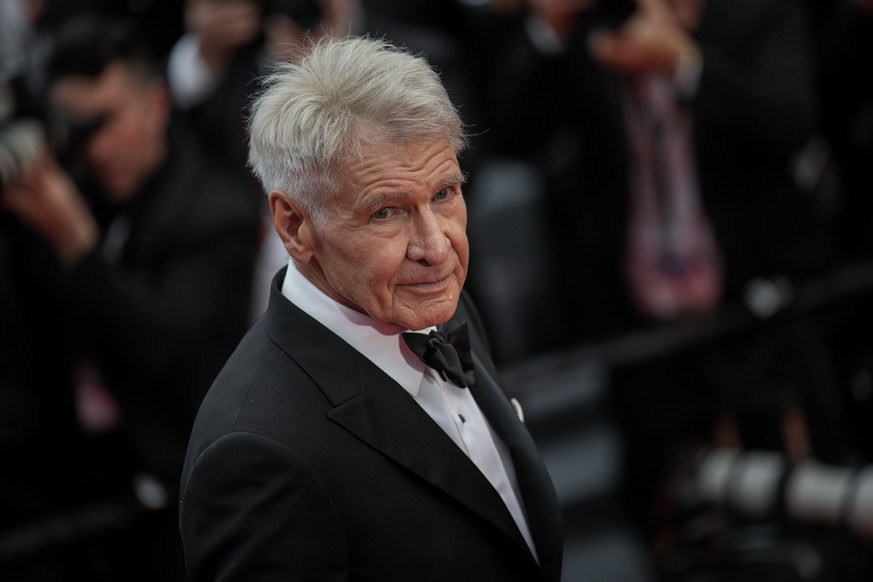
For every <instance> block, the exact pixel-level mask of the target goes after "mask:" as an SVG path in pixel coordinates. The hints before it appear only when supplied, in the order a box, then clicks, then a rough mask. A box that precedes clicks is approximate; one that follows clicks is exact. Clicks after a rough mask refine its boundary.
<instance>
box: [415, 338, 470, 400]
mask: <svg viewBox="0 0 873 582" xmlns="http://www.w3.org/2000/svg"><path fill="white" fill-rule="evenodd" d="M403 339H404V340H406V345H408V346H409V348H410V349H411V350H412V351H413V352H415V354H416V355H417V356H418V357H419V358H421V361H422V362H424V363H425V364H427V365H428V366H430V367H431V368H433V369H434V370H436V371H437V372H439V374H440V376H442V379H443V380H449V381H451V382H452V383H453V384H455V385H456V386H460V387H461V388H466V387H467V386H472V385H474V384H475V383H476V378H475V375H474V374H473V357H472V356H471V355H470V337H469V336H468V334H467V323H466V322H464V323H461V324H460V325H458V326H457V327H456V328H454V329H453V330H451V331H446V332H445V333H441V332H439V331H436V330H434V331H432V332H430V333H429V334H427V335H425V334H423V333H415V332H406V333H404V334H403Z"/></svg>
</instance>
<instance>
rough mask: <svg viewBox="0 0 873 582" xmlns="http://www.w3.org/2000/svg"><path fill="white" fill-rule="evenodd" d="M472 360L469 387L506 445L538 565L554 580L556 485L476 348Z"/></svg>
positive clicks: (558, 554)
mask: <svg viewBox="0 0 873 582" xmlns="http://www.w3.org/2000/svg"><path fill="white" fill-rule="evenodd" d="M473 364H474V366H475V368H476V386H474V387H473V388H472V390H473V395H474V397H475V398H476V403H477V404H478V405H479V408H480V409H481V410H482V413H483V414H484V415H485V417H486V418H487V419H488V422H490V423H491V426H492V427H493V428H494V430H495V431H496V432H497V434H498V435H500V437H501V438H502V439H503V442H504V443H505V444H506V446H507V447H508V448H509V451H510V454H511V456H512V462H513V465H514V466H515V473H516V478H517V480H518V486H519V489H521V496H522V498H523V500H524V506H525V508H526V510H527V511H526V513H527V520H528V527H529V528H530V532H531V536H532V537H533V540H534V544H535V545H536V548H537V554H538V555H539V561H540V567H541V568H542V570H543V573H544V574H545V575H546V579H547V580H557V579H558V577H559V575H560V574H559V573H560V570H561V561H562V559H563V538H562V533H561V521H560V504H559V502H558V499H557V495H556V494H555V489H554V487H553V485H552V482H551V479H550V477H549V475H548V471H547V470H546V467H545V465H544V464H543V462H542V458H541V456H540V454H539V451H538V450H537V447H536V444H535V443H534V441H533V439H532V438H531V436H530V433H528V431H527V429H526V428H525V427H524V425H523V424H522V422H521V421H520V420H519V418H518V416H517V415H516V413H515V410H513V408H512V405H511V404H510V402H509V399H508V398H507V396H506V395H505V394H504V392H503V390H501V389H500V386H499V385H498V383H497V380H496V378H494V377H493V376H492V374H491V373H489V368H488V367H486V366H485V365H484V363H483V362H482V360H481V358H480V357H479V356H478V355H477V354H476V352H474V353H473Z"/></svg>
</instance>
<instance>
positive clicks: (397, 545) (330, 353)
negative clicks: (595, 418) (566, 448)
mask: <svg viewBox="0 0 873 582" xmlns="http://www.w3.org/2000/svg"><path fill="white" fill-rule="evenodd" d="M283 278H284V269H283V270H282V271H280V273H279V274H278V275H277V277H276V279H275V280H274V281H273V288H272V295H271V298H270V304H269V307H268V309H267V312H266V314H265V316H264V317H263V318H262V319H261V320H260V321H259V322H258V323H256V324H255V325H254V326H253V327H252V329H251V330H250V331H249V333H248V334H247V335H246V337H245V338H244V339H243V341H242V342H241V343H240V345H239V347H238V348H237V350H236V352H235V353H234V354H233V356H232V357H231V358H230V360H229V361H228V363H227V365H226V366H225V368H224V370H223V371H222V372H221V374H220V375H219V376H218V378H217V379H216V381H215V383H214V384H213V386H212V388H211V390H210V392H209V394H208V395H207V397H206V399H205V401H204V402H203V405H202V407H201V409H200V412H199V414H198V417H197V421H196V423H195V427H194V431H193V435H192V437H191V442H190V444H189V448H188V456H187V459H186V461H185V468H184V474H183V477H182V489H181V504H180V526H181V532H182V539H183V542H184V544H185V552H186V561H187V566H188V570H189V573H190V574H191V577H192V579H193V580H194V581H195V582H196V581H205V580H219V579H220V580H244V581H246V582H256V581H258V580H319V581H321V580H355V581H358V582H361V581H367V580H373V581H379V582H390V581H393V580H396V581H398V582H409V581H411V580H416V581H428V580H434V581H437V580H439V581H447V580H470V581H474V580H475V581H477V582H481V581H489V580H494V581H501V582H511V581H514V580H518V581H525V582H530V581H532V580H544V581H550V582H557V581H558V580H559V579H560V565H561V556H562V539H561V534H560V510H559V505H558V502H557V498H556V496H555V492H554V489H553V487H552V484H551V481H550V479H549V476H548V474H547V473H546V470H545V467H544V465H543V464H542V462H541V460H540V458H539V455H538V453H537V450H536V448H535V445H534V443H533V441H532V439H531V437H530V435H529V434H528V432H527V431H526V429H525V428H524V425H523V424H522V423H521V422H520V421H519V419H518V417H517V416H516V414H515V412H514V411H513V408H512V406H511V405H510V403H509V401H508V399H507V398H506V396H505V395H504V394H503V392H502V391H501V389H500V388H499V386H498V384H497V374H496V370H495V368H494V365H493V363H492V362H491V360H490V357H489V356H488V354H487V353H486V348H487V345H486V343H485V339H484V336H483V330H482V326H481V322H480V320H479V319H478V316H477V314H476V313H475V311H473V310H472V309H473V307H472V305H471V304H470V302H469V299H468V298H467V296H466V295H463V294H462V300H461V302H460V305H459V308H458V312H457V313H456V314H455V318H453V319H465V320H467V321H468V324H469V326H470V334H471V343H472V346H473V352H474V363H475V366H476V376H477V385H476V386H475V387H474V388H473V391H474V392H473V393H474V394H475V398H476V400H477V402H478V404H479V406H480V408H481V409H482V411H483V413H484V414H485V416H486V417H487V418H488V420H489V422H490V423H491V425H492V427H493V428H494V430H495V431H496V432H497V434H499V435H500V437H501V438H502V439H503V440H504V442H505V443H506V445H507V446H508V448H509V450H510V451H511V454H512V459H513V462H514V464H515V470H516V473H517V475H518V481H519V487H520V489H521V494H522V498H523V502H524V506H525V507H526V510H527V515H528V522H529V524H530V529H531V533H532V536H533V539H534V541H535V544H536V548H537V553H538V555H539V565H538V564H537V561H536V560H535V559H534V558H533V556H532V555H531V553H530V551H529V550H528V547H527V545H526V544H525V542H524V540H523V539H522V536H521V534H520V533H519V531H518V528H517V527H516V525H515V523H514V522H513V520H512V517H511V516H510V514H509V512H508V511H507V509H506V507H505V505H504V504H503V501H502V500H501V498H500V496H499V495H498V494H497V492H496V491H495V490H494V489H493V488H492V487H491V485H490V484H489V482H488V481H487V480H486V478H485V477H484V476H483V475H482V474H481V473H480V472H479V470H478V469H477V468H476V466H475V465H474V464H473V463H472V461H470V460H469V459H468V458H467V457H466V455H465V454H464V453H463V452H462V451H461V450H460V449H459V448H458V447H457V446H456V445H455V444H454V443H453V442H452V441H451V439H450V438H449V437H448V436H447V435H446V434H445V433H444V432H443V431H442V430H441V429H440V428H439V427H438V426H437V425H436V423H434V422H433V421H432V420H431V418H430V417H429V416H428V415H427V414H426V413H425V412H424V411H423V410H422V409H421V408H420V407H419V406H418V404H416V403H415V401H414V400H413V399H412V398H411V397H410V396H409V394H408V393H407V392H406V391H405V390H403V388H401V387H400V386H399V385H398V384H397V383H396V382H394V381H393V380H392V379H391V378H390V377H389V376H387V375H386V374H385V373H384V372H383V371H382V370H380V369H379V368H378V367H377V366H376V365H374V364H373V363H372V362H371V361H370V360H368V359H367V358H365V357H364V356H363V355H361V354H360V353H359V352H357V351H356V350H354V349H353V348H351V347H350V346H349V345H348V344H346V343H345V342H344V341H342V340H341V339H340V338H339V337H337V336H336V335H335V334H333V333H332V332H330V331H329V330H328V329H327V328H325V327H324V326H322V325H321V324H320V323H318V322H317V321H315V320H314V319H312V318H311V317H309V316H308V315H307V314H305V313H304V312H303V311H301V310H300V309H298V308H297V307H296V306H294V305H293V304H292V303H291V302H290V301H288V300H287V299H286V298H284V297H283V296H282V295H281V292H280V286H281V282H282V280H283Z"/></svg>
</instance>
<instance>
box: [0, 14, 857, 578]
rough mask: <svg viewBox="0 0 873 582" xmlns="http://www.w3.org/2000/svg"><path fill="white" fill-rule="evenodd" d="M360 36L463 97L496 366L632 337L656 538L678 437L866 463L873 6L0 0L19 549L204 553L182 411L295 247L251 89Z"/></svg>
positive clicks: (172, 563) (619, 412) (77, 554)
mask: <svg viewBox="0 0 873 582" xmlns="http://www.w3.org/2000/svg"><path fill="white" fill-rule="evenodd" d="M348 34H371V35H374V36H380V37H385V38H387V39H389V40H391V41H393V42H394V43H396V44H400V45H403V46H406V47H409V48H410V49H411V50H413V51H414V52H416V53H421V54H424V55H426V56H427V58H428V60H429V61H430V63H431V64H432V65H433V66H434V67H436V68H437V69H438V70H439V72H440V74H441V76H442V77H443V79H444V81H445V84H446V86H447V88H448V90H449V95H450V97H451V98H452V99H453V100H454V102H455V104H456V105H457V106H458V108H459V110H460V112H461V115H462V117H463V119H464V121H465V123H466V124H467V129H468V132H469V134H470V136H471V143H472V146H473V147H472V148H471V149H470V151H469V153H468V154H465V157H464V158H463V159H462V160H461V165H462V167H463V169H464V170H465V172H466V173H468V175H469V183H468V186H467V190H466V192H465V195H466V197H467V203H468V211H469V224H468V232H469V236H470V240H471V244H472V251H473V260H472V262H471V269H470V277H469V280H468V283H467V285H468V288H470V289H471V291H472V292H473V294H474V295H475V296H476V297H477V299H478V300H479V304H480V307H481V309H482V312H483V316H484V317H485V319H486V323H487V324H488V326H489V328H490V331H491V334H492V336H493V339H494V348H495V351H496V354H495V356H496V359H497V361H498V362H499V363H500V364H501V365H504V366H506V367H511V366H515V365H517V364H519V363H520V362H523V361H527V360H529V359H532V358H537V357H539V356H542V355H544V354H552V353H556V352H561V351H564V350H569V349H576V348H578V347H579V346H591V347H592V348H593V351H592V352H590V353H594V354H597V357H602V358H604V360H605V361H607V362H608V363H609V364H611V370H612V377H611V380H610V381H611V384H612V386H611V391H612V393H611V398H612V413H613V414H615V415H616V417H617V418H618V422H619V424H620V425H621V426H622V428H623V431H624V434H625V435H626V438H627V442H628V453H627V467H628V468H627V472H628V473H627V479H626V480H627V482H628V491H627V495H628V498H629V499H630V500H631V501H629V505H630V506H631V511H632V512H633V513H634V514H635V515H636V516H637V517H638V522H639V526H640V528H641V530H643V531H644V535H646V536H648V537H649V539H650V541H651V544H652V547H653V560H655V559H656V558H657V556H658V554H657V552H655V551H654V549H660V550H661V551H662V553H663V550H664V546H663V543H664V542H663V537H659V535H660V534H662V533H663V531H662V529H663V526H664V524H663V523H653V522H652V520H651V519H650V517H651V514H652V507H653V505H654V503H655V501H656V499H657V496H658V494H659V490H658V488H657V485H656V484H657V483H660V482H661V480H663V479H666V478H667V477H669V476H670V475H669V474H667V473H669V470H670V468H671V467H672V466H673V465H671V464H670V462H671V460H673V459H675V457H676V455H677V451H679V450H684V449H683V447H686V446H690V445H694V444H700V443H705V444H706V443H711V444H717V445H721V446H733V447H752V448H766V449H768V450H773V451H779V452H784V453H785V454H786V455H787V456H788V457H789V458H790V459H792V460H795V461H796V460H798V459H801V458H806V457H816V458H821V459H823V460H825V461H827V462H831V463H836V464H841V465H845V466H853V467H857V466H863V465H865V464H867V463H870V462H871V457H873V429H871V426H873V422H871V420H873V331H871V323H873V319H871V318H873V313H871V310H870V304H871V301H870V300H869V299H870V298H873V263H871V262H870V261H871V258H873V2H870V1H869V0H730V1H729V0H421V1H415V2H410V1H407V0H187V1H186V2H176V1H174V0H172V1H171V0H139V1H135V0H131V1H129V2H112V1H109V0H105V1H100V0H91V1H85V0H78V1H70V0H67V1H65V2H60V1H52V0H0V463H2V467H3V469H2V471H0V578H2V579H3V580H5V581H9V582H13V581H19V580H21V581H25V580H27V581H31V580H33V581H36V580H39V581H46V582H55V581H68V580H70V581H72V580H91V581H103V580H106V581H108V580H140V579H142V580H146V579H148V580H154V579H159V580H183V579H184V568H183V564H182V558H181V549H180V548H181V546H180V543H179V541H178V534H177V533H176V503H177V497H176V496H177V491H178V483H179V472H180V467H181V462H182V458H183V456H184V451H185V446H186V444H187V436H188V432H189V431H190V427H191V425H192V423H193V419H194V414H195V412H196V410H197V406H198V404H199V401H200V398H201V397H202V395H203V394H204V393H205V391H206V390H207V389H208V387H209V385H210V383H211V381H212V378H213V377H214V376H215V374H216V373H217V371H218V370H219V369H220V367H221V365H222V364H223V362H224V359H225V358H226V357H227V356H228V355H229V354H230V352H231V350H232V349H233V348H234V347H235V345H236V342H237V341H238V340H239V339H240V338H241V336H242V334H243V333H244V332H245V330H246V329H247V328H248V326H249V325H250V324H251V322H252V321H253V320H254V318H256V317H257V316H258V315H259V314H260V313H261V312H262V310H263V309H264V307H265V305H266V298H267V286H268V282H269V280H270V279H271V277H272V276H273V274H274V273H275V271H276V270H277V269H278V268H279V267H281V266H282V265H283V264H284V263H285V262H286V261H287V255H286V254H285V251H284V249H283V248H282V247H281V244H280V243H279V240H278V238H277V237H276V236H275V234H274V233H273V232H272V231H271V228H272V227H271V224H270V221H269V220H268V219H269V216H268V213H267V207H266V197H265V195H264V193H263V192H261V191H260V189H259V186H258V185H257V183H256V182H255V180H254V179H253V178H252V176H251V174H250V173H249V171H248V169H247V166H246V153H247V144H246V139H245V124H246V107H247V104H248V102H249V100H250V98H251V96H252V95H253V94H254V93H255V92H256V91H257V90H258V88H259V85H258V82H257V80H258V77H259V76H260V75H261V74H262V73H264V72H265V71H267V70H269V68H270V67H272V66H275V65H276V64H277V63H281V62H282V60H283V56H284V55H285V54H286V53H287V52H288V51H293V50H295V47H297V46H299V45H300V44H301V43H303V42H305V40H306V39H307V37H308V38H312V39H317V38H318V37H319V36H321V35H348ZM689 330H690V331H689ZM673 332H675V333H674V335H670V334H671V333H673ZM679 332H683V333H685V335H684V336H681V337H686V338H691V339H690V340H686V341H684V342H683V341H681V340H677V339H676V338H677V337H680V336H679V335H677V334H678V333H679ZM634 334H643V335H634ZM645 334H649V335H645ZM627 337H640V338H642V340H641V341H643V342H644V343H645V341H646V338H650V339H649V340H648V341H649V344H647V345H644V347H643V349H642V350H641V351H642V352H643V353H645V354H650V355H649V356H647V357H642V358H641V357H634V356H633V355H629V354H628V353H627V352H622V351H621V346H626V345H627V343H626V342H625V343H622V342H621V341H619V340H620V339H621V338H627ZM666 344H669V345H673V346H676V347H675V349H673V350H672V351H671V350H670V349H667V348H664V345H666ZM616 346H617V347H616ZM639 351H640V350H638V352H639ZM651 354H654V355H651ZM543 389H544V390H546V389H547V387H544V388H543ZM579 470H584V467H580V468H579ZM670 525H674V524H670ZM659 528H660V529H659ZM658 544H660V545H658ZM868 549H869V547H868ZM868 565H869V562H868ZM865 572H866V574H868V575H869V574H870V573H871V572H873V570H865ZM840 576H843V577H839V576H838V575H836V574H835V575H833V577H830V578H821V579H827V580H831V579H833V580H843V579H846V580H849V579H855V578H852V577H851V576H850V575H849V574H844V575H843V574H841V575H840ZM770 579H776V578H770ZM784 579H794V578H784ZM857 579H861V578H860V577H859V578H857Z"/></svg>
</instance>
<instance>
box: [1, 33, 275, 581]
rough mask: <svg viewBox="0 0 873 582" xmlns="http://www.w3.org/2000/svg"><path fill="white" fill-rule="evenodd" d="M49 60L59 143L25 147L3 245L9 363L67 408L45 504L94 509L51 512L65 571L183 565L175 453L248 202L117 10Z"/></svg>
mask: <svg viewBox="0 0 873 582" xmlns="http://www.w3.org/2000/svg"><path fill="white" fill-rule="evenodd" d="M46 73H47V80H48V84H47V87H46V88H45V89H46V94H47V96H48V97H49V99H50V102H51V110H52V112H53V113H54V114H56V115H57V116H59V117H62V118H64V119H65V120H66V123H65V125H66V126H67V127H69V128H70V131H69V138H70V139H69V142H68V143H67V144H66V147H64V148H63V149H62V151H63V152H64V153H66V154H68V155H66V156H63V157H64V164H63V165H62V164H61V163H60V162H59V161H58V159H56V157H55V156H54V155H52V153H51V152H49V151H48V149H46V151H45V152H43V153H42V155H41V156H39V157H36V158H35V159H33V160H30V163H27V164H25V165H24V166H23V167H22V168H21V173H20V175H19V176H17V177H15V178H14V179H12V180H10V181H9V182H8V183H7V184H6V188H5V189H4V191H3V192H2V203H3V206H4V207H5V208H6V209H8V210H10V211H11V217H9V218H10V222H12V223H13V226H14V227H15V229H14V230H12V229H10V231H9V234H10V236H13V235H14V236H15V238H14V239H13V240H12V241H11V242H10V248H12V249H17V250H21V251H26V253H25V252H22V253H21V254H16V255H15V256H14V257H13V258H14V261H11V262H12V269H11V271H12V275H13V277H14V278H13V280H12V281H10V282H9V283H10V286H12V287H14V289H13V291H14V293H12V294H11V296H12V297H14V298H15V299H16V306H17V307H18V308H20V310H21V315H20V317H21V318H26V319H27V321H28V322H29V326H28V327H27V328H25V331H26V332H27V335H26V336H25V337H23V338H21V340H20V344H21V345H22V346H26V347H28V348H29V350H27V351H24V350H22V354H24V355H26V356H31V357H30V358H23V357H22V358H17V359H16V361H15V362H14V363H15V365H16V369H18V368H19V367H20V369H21V377H22V378H23V379H24V380H25V381H26V383H24V384H22V386H23V389H26V387H27V386H28V385H30V382H41V383H42V382H43V379H45V381H44V385H40V386H37V387H36V388H38V389H39V390H40V392H47V393H50V394H53V395H54V398H55V401H56V402H55V407H58V408H59V407H60V403H65V402H66V400H67V399H69V400H73V401H74V405H75V406H74V407H73V408H74V412H75V417H74V418H73V419H72V422H73V423H75V425H76V426H77V427H78V432H77V433H76V434H74V435H73V436H72V437H70V438H66V439H61V438H58V439H57V441H59V442H55V443H53V446H54V447H57V448H59V449H60V450H61V451H63V454H61V455H60V456H61V457H62V461H61V462H63V463H66V464H67V467H68V470H69V476H68V477H67V478H66V480H65V482H64V488H63V492H62V493H63V495H64V496H65V499H63V500H62V502H61V503H59V504H58V505H62V506H63V507H64V508H65V510H66V509H70V508H71V507H72V508H79V507H81V506H87V507H89V508H92V506H93V505H94V504H100V505H101V507H104V509H106V511H104V512H102V513H101V515H102V516H103V517H105V518H106V520H102V518H101V520H98V521H99V523H96V524H95V522H94V521H93V520H91V521H89V520H88V519H81V520H79V521H76V520H71V522H70V523H69V524H67V521H63V523H65V524H66V525H65V528H66V529H65V534H64V536H62V537H64V538H65V539H64V540H63V541H65V542H69V541H70V538H71V539H73V540H75V541H76V542H79V541H81V542H82V543H83V544H84V545H86V546H87V549H86V548H79V547H78V546H77V549H82V550H83V551H81V552H79V556H81V561H82V562H88V561H89V560H88V558H86V557H85V556H90V557H91V560H92V562H93V563H92V564H90V565H85V566H83V570H82V571H81V572H79V573H78V575H75V574H71V577H72V578H76V579H89V580H102V579H104V578H101V577H100V576H101V575H102V574H98V573H97V569H99V571H100V572H104V573H105V575H106V577H107V578H106V579H125V580H136V579H156V578H160V579H162V580H173V579H181V578H182V577H183V576H184V564H183V562H182V549H181V544H180V543H179V542H178V536H177V534H176V531H177V526H176V523H177V514H176V507H177V504H176V502H175V499H176V497H175V496H176V493H177V491H178V482H179V478H180V475H181V466H182V461H183V459H184V455H185V450H186V445H187V441H188V436H189V434H190V430H191V426H192V424H193V421H194V416H195V414H196V411H197V408H198V406H199V404H200V400H201V399H202V397H203V395H204V394H205V393H206V390H207V389H208V387H209V385H210V384H211V382H212V380H213V379H214V378H215V375H216V374H217V373H218V371H219V369H220V368H221V366H222V365H223V363H224V361H225V360H226V358H227V356H228V355H229V354H230V353H231V352H232V350H233V348H234V347H235V345H236V343H237V342H238V341H239V339H240V338H241V337H242V336H243V334H244V332H245V330H246V328H247V316H248V306H249V294H250V287H251V277H252V263H253V261H254V257H255V253H256V250H257V244H258V236H259V224H260V222H259V216H258V212H257V207H256V205H254V204H253V203H251V202H250V200H248V199H246V197H245V196H244V194H243V193H242V192H243V190H242V188H240V187H239V186H238V185H237V184H236V183H235V182H234V181H233V180H232V179H228V178H227V175H226V174H224V173H222V171H221V169H220V168H216V167H215V166H214V164H210V162H209V160H208V159H207V158H206V157H205V156H204V155H203V153H202V152H201V151H200V150H198V149H197V146H196V142H195V140H194V139H193V137H192V136H191V134H190V133H189V132H187V131H185V128H184V127H183V126H181V125H178V124H177V123H176V122H175V121H174V120H173V118H172V115H171V108H170V104H169V95H168V92H167V88H166V85H165V83H164V82H163V80H162V77H161V75H160V67H158V66H157V64H156V63H155V60H154V59H153V58H152V55H151V54H150V53H149V51H148V49H147V45H146V44H145V42H144V41H143V40H142V38H141V37H140V36H139V35H138V34H137V31H136V30H135V29H134V28H133V26H132V25H130V24H129V23H126V22H120V21H117V20H114V19H108V18H93V19H92V18H90V17H88V18H83V19H77V20H75V21H71V22H69V23H68V24H67V25H66V26H64V27H63V28H62V29H60V30H59V31H58V33H57V36H56V37H55V38H53V46H52V50H51V53H50V55H49V58H48V61H47V66H46ZM13 219H14V220H13ZM34 290H38V292H37V293H34V292H33V291H34ZM52 332H54V333H52ZM31 344H33V345H32V346H31ZM46 354H51V356H50V357H48V356H47V355H46ZM49 370H51V371H57V374H51V373H49ZM57 377H60V380H58V378H57ZM62 381H64V382H63V383H62ZM66 384H70V385H71V386H67V385H66ZM70 414H71V416H72V415H73V412H71V413H70ZM65 420H66V419H65ZM32 463H33V460H31V464H32ZM144 492H146V493H148V495H146V496H144V497H143V496H142V494H143V493H144ZM135 494H139V495H141V497H139V498H137V497H136V496H135ZM143 503H145V504H147V505H148V509H149V510H155V511H149V512H146V511H145V510H144V508H143V507H142V504H143ZM106 504H111V507H106ZM70 511H72V512H76V511H78V510H76V509H70ZM89 511H90V509H89ZM92 513H94V512H93V511H92ZM77 515H78V513H77ZM82 515H84V514H82ZM110 516H114V517H112V518H111V519H110ZM49 517H50V516H44V515H39V516H38V515H29V516H26V519H25V520H24V521H25V524H16V525H17V526H20V527H26V521H27V519H31V520H36V521H37V522H39V520H42V519H47V518H49ZM141 526H142V527H141ZM37 529H39V528H37ZM66 532H68V533H66ZM100 534H102V535H100ZM110 534H111V535H110ZM49 537H50V536H49ZM43 541H45V542H46V543H48V542H49V541H50V540H43ZM90 566H94V568H96V569H91V567H90ZM137 576H142V578H138V577H137Z"/></svg>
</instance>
